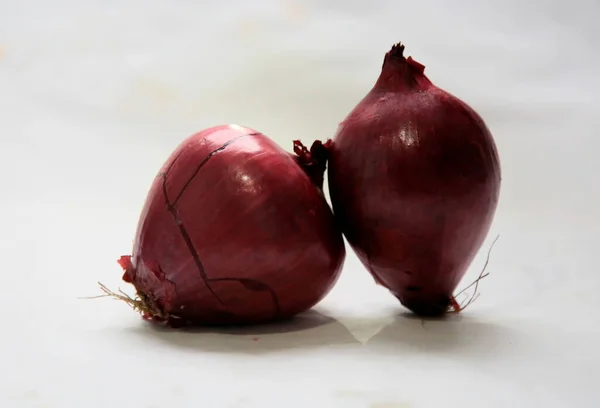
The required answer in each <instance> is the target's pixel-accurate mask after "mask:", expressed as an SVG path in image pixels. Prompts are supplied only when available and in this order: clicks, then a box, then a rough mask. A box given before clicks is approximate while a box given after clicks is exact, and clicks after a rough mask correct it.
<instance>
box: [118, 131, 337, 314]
mask: <svg viewBox="0 0 600 408" xmlns="http://www.w3.org/2000/svg"><path fill="white" fill-rule="evenodd" d="M309 165H311V163H310V157H308V158H306V157H304V159H303V160H301V158H300V157H299V156H294V155H292V154H290V153H288V152H286V151H285V150H283V149H281V148H280V147H279V146H278V145H277V144H276V143H275V142H273V141H272V140H271V139H269V138H268V137H266V136H264V135H263V134H261V133H259V132H257V131H254V130H252V129H249V128H244V127H240V126H237V125H225V126H216V127H213V128H209V129H206V130H204V131H201V132H199V133H197V134H195V135H193V136H191V137H189V138H187V139H186V140H184V141H183V142H182V143H181V144H180V145H179V146H178V147H177V149H176V150H175V151H174V152H173V153H172V154H171V156H170V157H169V159H168V160H167V162H166V163H165V164H164V165H163V167H162V169H161V171H160V172H159V174H158V176H157V177H156V178H155V180H154V182H153V184H152V186H151V188H150V191H149V193H148V196H147V198H146V202H145V204H144V207H143V209H142V214H141V217H140V220H139V223H138V228H137V232H136V236H135V240H134V246H133V254H132V256H124V257H121V259H120V260H119V263H120V264H121V266H122V267H123V269H124V271H125V273H124V275H123V280H124V281H126V282H128V283H132V284H133V285H134V286H135V288H136V290H137V293H138V298H140V299H142V300H143V303H144V308H145V309H149V310H151V312H150V313H145V315H144V317H145V318H147V319H150V320H155V321H159V322H165V321H166V322H168V323H169V324H171V325H172V326H175V325H178V326H180V325H187V324H200V325H201V324H204V325H225V324H250V323H262V322H268V321H273V320H280V319H285V318H289V317H291V316H293V315H295V314H297V313H300V312H303V311H305V310H307V309H310V308H311V307H313V306H314V305H315V304H317V303H318V302H319V301H320V300H321V299H322V298H323V297H324V296H325V295H326V294H327V293H328V292H329V291H330V290H331V288H332V287H333V285H334V284H335V282H336V281H337V279H338V277H339V274H340V272H341V269H342V265H343V263H344V259H345V249H344V242H343V238H342V234H341V232H340V230H339V228H338V227H337V225H336V223H335V219H334V217H333V214H332V212H331V209H330V208H329V205H328V204H327V202H326V200H325V197H324V196H323V192H322V191H321V186H318V185H315V184H314V183H313V181H312V179H311V177H310V176H309V173H307V171H306V169H307V166H309Z"/></svg>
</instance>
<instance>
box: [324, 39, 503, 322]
mask: <svg viewBox="0 0 600 408" xmlns="http://www.w3.org/2000/svg"><path fill="white" fill-rule="evenodd" d="M403 51H404V46H403V45H401V44H398V45H395V46H394V47H393V48H392V50H391V51H390V52H388V53H387V54H386V57H385V61H384V64H383V67H382V71H381V74H380V76H379V78H378V80H377V82H376V84H375V86H374V87H373V89H372V90H371V91H370V92H369V93H368V94H367V95H366V96H365V97H364V99H363V100H362V101H361V102H360V103H359V104H358V105H357V106H356V107H355V108H354V109H353V110H352V111H351V112H350V114H349V115H348V116H347V117H346V118H345V119H344V121H343V122H342V123H341V124H340V126H339V129H338V132H337V134H336V135H335V137H334V138H333V143H332V145H331V148H330V153H329V154H330V157H329V170H328V180H329V189H330V195H331V200H332V204H333V210H334V214H335V216H336V217H337V218H338V219H339V222H340V225H341V227H342V229H343V232H344V234H345V236H346V237H347V239H348V241H349V243H350V244H351V246H352V247H353V249H354V250H355V252H356V253H357V254H358V257H359V258H360V260H361V261H362V263H363V264H364V265H365V266H366V267H367V268H368V270H369V271H370V273H371V274H372V275H373V277H374V278H375V280H376V281H377V282H378V283H379V284H381V285H383V286H385V287H386V288H388V289H389V290H390V291H391V292H392V293H393V294H394V295H395V296H396V297H397V298H398V299H399V300H400V301H401V303H402V304H403V305H405V306H406V307H407V308H409V309H411V310H412V311H413V312H415V313H417V314H421V315H440V314H443V313H445V312H447V311H449V309H450V308H451V306H452V302H453V296H452V294H453V291H454V290H455V289H456V286H457V285H458V283H459V281H460V280H461V278H462V277H463V276H464V274H465V272H466V271H467V268H468V267H469V265H470V263H471V262H472V260H473V258H474V256H475V255H476V253H477V252H478V250H479V248H480V246H481V244H482V243H483V241H484V239H485V237H486V235H487V233H488V230H489V228H490V224H491V222H492V219H493V217H494V213H495V210H496V206H497V202H498V197H499V192H500V178H501V174H500V163H499V158H498V152H497V150H496V146H495V143H494V140H493V139H492V135H491V134H490V131H489V130H488V128H487V127H486V125H485V123H484V121H483V120H482V118H481V117H480V116H479V115H478V114H477V113H476V112H475V111H474V110H473V109H472V108H470V107H469V106H468V105H467V104H465V103H464V102H462V101H461V100H459V99H458V98H456V97H454V96H453V95H451V94H449V93H448V92H446V91H444V90H442V89H440V88H438V87H436V86H435V85H433V84H432V83H431V81H430V80H429V79H428V78H427V77H426V76H425V74H424V66H423V65H421V64H419V63H418V62H416V61H414V60H413V59H412V58H410V57H409V58H408V59H407V58H405V57H404V56H403Z"/></svg>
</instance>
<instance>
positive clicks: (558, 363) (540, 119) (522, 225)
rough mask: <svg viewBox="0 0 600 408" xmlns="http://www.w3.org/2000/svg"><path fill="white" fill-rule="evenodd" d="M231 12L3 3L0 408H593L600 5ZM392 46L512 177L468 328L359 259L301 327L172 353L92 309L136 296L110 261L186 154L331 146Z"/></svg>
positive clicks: (214, 337) (115, 310) (598, 301)
mask: <svg viewBox="0 0 600 408" xmlns="http://www.w3.org/2000/svg"><path fill="white" fill-rule="evenodd" d="M401 3H404V4H401ZM223 4H227V5H226V6H225V5H223V6H217V5H216V4H215V3H214V2H207V1H179V2H167V1H155V0H153V1H150V0H143V1H142V0H139V1H123V0H121V1H99V0H97V1H96V2H91V1H87V2H81V1H65V0H54V1H41V0H40V1H20V2H17V1H10V0H2V1H0V138H1V139H0V140H1V146H0V166H1V169H2V175H3V183H2V203H1V204H0V205H1V206H2V208H1V209H0V223H1V224H0V225H1V234H2V235H1V236H0V240H1V244H2V245H1V248H2V261H3V267H2V274H3V275H2V284H3V295H2V298H1V299H0V307H1V308H2V310H3V320H4V321H3V326H4V328H3V330H2V335H1V336H0V361H1V365H2V367H3V369H2V381H0V406H2V407H11V408H21V407H44V408H50V407H52V408H57V407H61V408H62V407H65V408H66V407H74V408H75V407H77V408H80V407H87V408H96V407H130V408H137V407H140V408H151V407H178V408H187V407H289V408H294V407H348V408H353V407H357V408H358V407H371V408H384V407H388V408H392V407H394V408H400V407H402V408H408V407H411V408H417V407H442V406H443V407H484V406H485V407H598V406H600V387H599V384H600V368H599V367H600V355H599V352H598V344H600V328H599V327H600V318H599V314H598V310H599V309H600V297H599V294H598V292H599V289H600V274H599V270H598V256H597V252H598V247H599V244H600V238H599V233H600V214H599V210H598V208H599V207H598V204H597V202H598V199H599V198H600V197H599V192H598V190H599V188H598V181H597V175H595V174H593V172H595V171H597V170H598V163H599V161H598V158H597V151H598V149H599V148H600V144H599V143H598V129H599V125H600V120H599V116H598V111H599V108H600V104H599V96H598V95H599V94H600V93H599V92H598V91H599V85H600V83H599V82H600V81H599V79H598V72H600V58H599V56H598V53H599V52H598V48H597V42H596V40H595V38H598V34H599V31H600V28H598V25H597V20H598V17H599V12H598V8H599V6H598V3H597V2H596V1H594V0H589V1H584V0H582V1H579V2H577V4H576V5H575V4H574V5H572V6H569V5H568V4H567V3H565V2H559V1H555V2H548V1H536V2H529V3H527V2H523V1H516V0H504V1H496V2H491V1H488V2H481V1H470V2H469V1H446V2H441V1H440V2H436V3H433V2H415V1H413V2H397V1H393V0H390V1H386V2H374V3H369V4H368V5H367V2H359V1H353V2H349V1H348V0H345V1H319V2H317V1H311V2H305V3H301V4H296V5H294V4H292V3H286V2H283V1H278V2H276V1H265V0H261V1H260V2H252V3H251V2H248V3H244V4H247V5H244V4H243V3H241V2H235V3H234V2H229V3H223ZM250 4H252V5H251V6H250ZM318 4H326V5H320V6H317V5H318ZM399 40H402V41H404V42H405V43H406V44H407V52H408V53H409V54H410V55H413V56H414V57H415V58H416V59H417V60H418V61H420V62H422V63H424V64H425V65H426V66H427V71H426V72H427V73H428V74H429V77H430V78H431V79H432V80H433V81H434V82H435V83H437V84H438V85H440V86H442V87H443V88H445V89H447V90H449V91H450V92H452V93H455V94H456V95H457V96H459V97H461V98H463V99H464V100H466V101H467V102H468V103H470V104H471V105H473V106H474V107H475V108H476V109H477V110H478V111H479V112H480V113H481V115H482V116H483V117H484V118H485V120H486V121H487V123H488V125H489V126H490V128H491V129H492V131H493V133H494V134H495V137H496V139H497V143H498V147H499V150H500V154H501V158H502V164H503V189H502V195H501V204H500V208H499V210H498V214H497V217H496V222H495V224H494V227H493V230H492V232H491V233H490V237H489V238H490V239H491V238H493V237H494V236H495V235H496V234H498V233H499V234H500V240H499V241H498V244H497V245H496V247H495V249H494V251H493V253H492V260H491V263H490V266H489V271H490V272H491V276H490V277H489V278H487V279H486V280H485V281H484V282H483V284H482V287H481V293H482V295H481V297H480V298H479V300H478V301H477V302H476V303H475V304H474V305H473V306H472V307H471V308H470V309H469V310H467V311H466V312H465V313H464V315H463V316H462V318H460V319H449V320H447V321H428V322H425V323H424V324H423V323H422V322H421V321H420V320H416V319H413V318H410V317H409V316H407V315H405V314H403V313H404V312H403V309H402V308H401V307H400V305H399V304H398V303H397V302H396V301H395V299H394V298H393V297H392V296H391V295H389V294H388V293H387V292H386V291H385V290H383V289H381V288H378V287H376V286H375V285H374V283H373V281H372V279H371V278H370V276H369V275H368V274H367V272H366V271H365V270H364V269H363V268H362V267H361V266H360V265H359V263H358V262H357V260H356V258H355V257H354V256H353V255H352V254H351V253H350V254H349V256H348V259H347V262H346V268H345V271H344V273H343V276H342V278H341V279H340V281H339V284H338V285H337V286H336V288H335V289H334V290H333V292H332V293H331V295H330V296H328V297H327V299H326V300H324V301H323V302H322V303H321V304H320V305H319V306H318V307H317V309H316V312H314V313H309V314H307V315H306V316H304V317H303V318H302V319H300V320H299V322H298V323H296V324H295V325H290V324H287V325H284V326H281V325H280V326H275V327H272V326H271V327H264V328H256V329H251V330H245V331H241V330H240V331H230V332H225V333H211V332H205V333H182V332H172V331H163V330H156V329H152V328H151V327H149V326H148V325H146V324H144V323H143V322H142V321H141V320H140V319H139V318H138V317H137V316H136V315H135V314H133V313H132V312H131V310H129V309H128V308H127V307H126V306H125V305H124V304H121V303H119V302H116V301H112V300H108V299H100V300H79V299H77V297H78V296H89V295H95V294H97V293H98V289H97V286H96V283H95V282H96V281H98V280H100V281H102V282H104V283H105V284H107V285H108V286H110V287H118V286H121V287H123V288H124V289H125V288H126V285H125V284H124V283H122V282H120V276H121V271H120V269H119V267H118V266H117V264H116V263H115V260H116V258H117V256H118V255H121V254H123V253H127V252H128V251H130V246H131V239H132V238H133V233H134V228H135V225H136V223H137V218H138V215H139V211H140V209H141V206H142V203H143V200H144V197H145V194H146V191H147V188H148V187H149V185H150V182H151V180H152V178H153V177H154V175H155V173H156V171H157V170H158V168H159V166H160V165H161V164H162V162H163V161H164V160H165V159H166V157H167V156H168V155H169V154H170V152H171V150H172V149H173V148H174V147H175V146H176V145H177V144H178V143H179V142H180V141H181V140H182V139H183V138H184V137H187V136H188V135H189V134H191V133H193V132H195V131H197V130H200V129H202V128H204V127H207V126H210V125H214V124H220V123H229V122H235V123H239V124H243V125H247V126H251V127H254V128H256V129H259V130H261V131H263V132H264V133H266V134H267V135H269V136H271V137H272V138H274V139H276V140H277V141H278V142H279V143H281V144H282V145H283V146H286V147H287V148H288V149H289V148H290V147H291V140H292V139H293V138H297V137H300V138H302V139H303V140H305V141H311V140H312V139H314V138H326V137H329V136H331V135H332V134H333V132H334V131H335V128H336V126H337V123H338V122H339V121H341V120H342V119H343V117H344V116H345V115H346V113H347V112H348V111H349V110H350V109H351V108H352V107H353V106H354V105H355V104H356V102H358V100H359V99H360V98H361V97H362V96H363V95H364V94H365V93H366V92H367V91H368V90H369V89H370V87H371V86H372V84H373V83H374V81H375V79H376V77H377V75H378V73H379V69H380V66H381V62H382V58H383V54H384V53H385V51H387V49H388V48H389V47H390V46H391V45H392V44H393V43H394V42H397V41H399ZM488 247H489V241H488V243H487V244H486V246H485V247H484V248H483V249H482V251H481V253H480V257H479V258H478V259H477V261H476V262H475V263H474V264H473V266H472V269H471V271H470V272H469V274H468V276H467V277H466V278H465V280H464V281H463V284H462V285H461V286H464V285H465V284H466V283H468V282H470V281H471V280H472V279H474V278H475V277H476V275H477V274H478V272H479V269H480V268H481V266H482V264H483V257H484V255H485V252H486V251H487V249H488ZM128 289H129V288H128ZM318 313H320V314H318Z"/></svg>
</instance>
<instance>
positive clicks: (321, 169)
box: [293, 140, 331, 190]
mask: <svg viewBox="0 0 600 408" xmlns="http://www.w3.org/2000/svg"><path fill="white" fill-rule="evenodd" d="M330 147H331V140H328V141H327V142H325V143H322V142H321V141H320V140H315V141H314V142H313V144H312V146H311V147H310V150H309V149H307V148H306V147H305V146H304V145H303V144H302V142H300V141H299V140H294V153H296V155H295V156H293V157H294V159H295V160H296V163H298V165H299V166H300V167H302V170H304V172H305V173H306V174H307V175H308V177H309V178H310V180H311V181H312V183H313V184H314V185H315V186H317V187H318V188H319V189H320V190H323V178H324V174H325V169H326V168H327V160H328V159H329V149H330Z"/></svg>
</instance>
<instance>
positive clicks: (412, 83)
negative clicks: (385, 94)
mask: <svg viewBox="0 0 600 408" xmlns="http://www.w3.org/2000/svg"><path fill="white" fill-rule="evenodd" d="M430 86H432V83H431V81H430V80H429V78H427V77H426V76H425V66H424V65H423V64H421V63H419V62H417V61H415V60H414V59H413V58H412V57H408V58H405V57H404V45H403V44H402V43H398V44H395V45H394V46H392V49H391V50H389V51H388V52H387V53H386V54H385V58H384V60H383V66H382V68H381V74H380V75H379V78H378V79H377V82H376V83H375V88H377V89H380V90H386V91H390V92H407V91H413V90H415V91H416V90H424V89H427V88H429V87H430Z"/></svg>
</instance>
